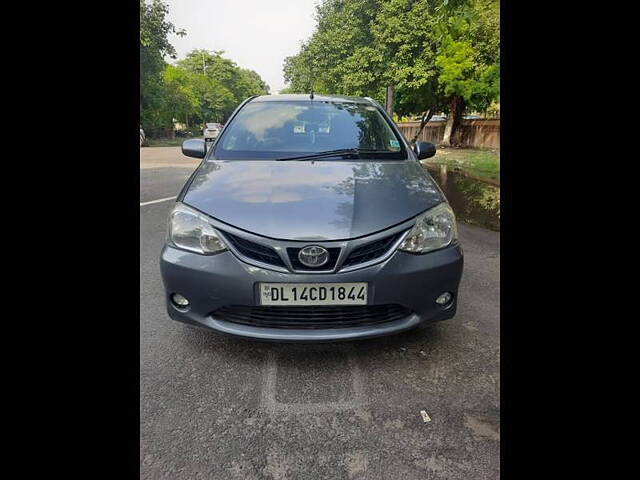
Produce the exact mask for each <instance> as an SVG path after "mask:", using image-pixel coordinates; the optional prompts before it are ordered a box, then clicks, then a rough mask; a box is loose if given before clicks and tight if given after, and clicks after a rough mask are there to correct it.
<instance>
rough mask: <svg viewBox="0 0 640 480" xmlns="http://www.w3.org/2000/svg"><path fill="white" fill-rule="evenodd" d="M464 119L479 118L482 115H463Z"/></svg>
mask: <svg viewBox="0 0 640 480" xmlns="http://www.w3.org/2000/svg"><path fill="white" fill-rule="evenodd" d="M462 118H463V119H464V120H481V119H482V117H481V116H480V115H463V117H462Z"/></svg>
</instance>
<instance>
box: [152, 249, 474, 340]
mask: <svg viewBox="0 0 640 480" xmlns="http://www.w3.org/2000/svg"><path fill="white" fill-rule="evenodd" d="M462 266H463V254H462V249H461V247H460V246H459V245H452V246H449V247H447V248H444V249H442V250H438V251H435V252H431V253H427V254H425V255H412V254H409V253H405V252H401V251H396V252H395V253H394V254H393V255H392V256H391V257H390V258H388V259H387V260H385V261H384V262H381V263H379V264H376V265H372V266H369V267H366V268H362V269H359V270H354V271H350V272H342V273H331V274H306V275H305V274H300V273H283V272H276V271H272V270H267V269H264V268H260V267H256V266H253V265H249V264H246V263H244V262H242V261H240V260H239V259H238V258H236V257H235V256H234V255H233V254H232V253H231V252H229V251H225V252H222V253H219V254H217V255H213V256H203V255H197V254H194V253H189V252H186V251H183V250H179V249H176V248H173V247H171V246H169V245H166V246H165V247H164V249H163V250H162V254H161V258H160V269H161V272H162V279H163V282H164V286H165V294H166V301H167V311H168V313H169V316H170V317H171V318H172V319H173V320H177V321H180V322H184V323H188V324H191V325H196V326H200V327H205V328H210V329H213V330H216V331H218V332H221V333H225V334H230V335H235V336H241V337H248V338H254V339H260V340H270V341H281V342H287V341H289V342H332V341H339V340H355V339H362V338H371V337H379V336H383V335H390V334H394V333H398V332H402V331H404V330H409V329H411V328H413V327H416V326H418V325H420V324H423V323H431V322H436V321H440V320H446V319H448V318H451V317H453V316H454V315H455V312H456V306H457V293H458V285H459V283H460V278H461V276H462ZM258 282H269V283H277V282H288V283H292V282H293V283H295V282H300V283H305V282H306V283H314V282H316V283H321V282H341V283H344V282H368V284H369V294H368V303H369V305H386V304H398V305H402V306H404V307H406V308H408V309H410V310H411V311H412V312H413V313H412V314H410V315H409V316H407V317H405V318H402V319H400V320H395V321H391V322H387V323H382V324H377V325H370V326H358V327H345V328H319V329H292V328H286V329H284V328H264V327H253V326H249V325H243V324H237V323H232V322H229V321H225V320H222V319H220V318H215V316H214V315H213V314H212V312H215V311H216V310H217V309H219V308H221V307H223V306H226V305H248V306H253V305H256V293H255V292H256V291H257V289H256V288H255V285H256V283H258ZM443 292H452V293H453V294H454V300H453V303H452V304H451V305H449V306H448V308H446V309H444V308H443V307H441V306H440V305H438V304H436V303H435V299H436V298H437V297H438V296H439V295H440V294H442V293H443ZM173 293H180V294H181V295H183V296H185V297H186V298H187V299H189V301H190V306H189V308H188V309H187V310H181V309H178V308H176V307H175V306H174V305H173V303H172V302H171V300H170V295H172V294H173Z"/></svg>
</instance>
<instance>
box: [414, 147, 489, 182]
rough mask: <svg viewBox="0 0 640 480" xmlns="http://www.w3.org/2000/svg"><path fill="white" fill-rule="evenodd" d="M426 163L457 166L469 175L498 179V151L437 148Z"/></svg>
mask: <svg viewBox="0 0 640 480" xmlns="http://www.w3.org/2000/svg"><path fill="white" fill-rule="evenodd" d="M426 163H432V164H446V165H449V166H452V167H458V168H460V169H461V170H463V171H465V172H467V173H468V174H470V175H473V176H476V177H483V178H490V179H491V180H494V181H500V152H499V151H495V150H476V149H471V148H438V150H437V152H436V155H435V156H434V157H432V158H430V159H429V160H427V162H426Z"/></svg>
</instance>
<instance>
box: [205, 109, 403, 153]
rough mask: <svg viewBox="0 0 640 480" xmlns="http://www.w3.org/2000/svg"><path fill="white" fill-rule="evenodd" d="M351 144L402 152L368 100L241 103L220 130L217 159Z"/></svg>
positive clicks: (386, 125) (309, 151)
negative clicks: (366, 101)
mask: <svg viewBox="0 0 640 480" xmlns="http://www.w3.org/2000/svg"><path fill="white" fill-rule="evenodd" d="M350 148H357V149H360V150H373V151H376V152H379V153H378V154H376V155H374V158H375V156H380V155H381V156H382V157H383V158H398V159H400V158H406V153H405V151H404V147H403V146H402V142H401V141H400V138H398V137H397V136H396V134H395V133H394V131H393V130H392V129H391V127H390V126H389V124H388V123H387V121H386V120H385V119H384V117H383V116H382V115H381V114H380V112H379V111H378V109H377V108H376V107H374V106H373V105H366V104H356V103H340V102H320V101H305V102H300V101H297V102H296V101H291V102H284V101H283V102H255V103H249V104H247V105H245V106H244V107H243V108H242V109H241V110H240V112H238V114H237V115H236V117H234V118H233V120H232V121H231V123H230V124H229V125H228V126H227V128H226V130H225V131H224V132H223V135H222V138H221V139H220V140H219V141H218V143H217V144H216V147H215V151H214V152H213V156H214V157H215V158H217V159H223V160H224V159H273V158H283V157H288V156H292V155H295V154H302V155H304V154H307V153H315V152H324V151H328V150H337V149H350Z"/></svg>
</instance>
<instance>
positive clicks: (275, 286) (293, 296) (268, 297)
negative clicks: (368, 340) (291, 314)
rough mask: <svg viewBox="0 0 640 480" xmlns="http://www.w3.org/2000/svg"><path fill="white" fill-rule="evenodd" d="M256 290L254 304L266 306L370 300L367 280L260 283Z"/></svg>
mask: <svg viewBox="0 0 640 480" xmlns="http://www.w3.org/2000/svg"><path fill="white" fill-rule="evenodd" d="M341 289H343V290H341ZM257 290H258V299H257V302H256V303H257V304H258V305H260V306H265V307H266V306H273V307H276V306H347V305H367V304H368V301H369V284H368V283H367V282H331V283H312V282H309V283H291V282H288V283H271V282H260V283H259V284H258V289H257ZM274 296H275V297H276V298H275V299H274V298H273V297H274Z"/></svg>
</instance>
